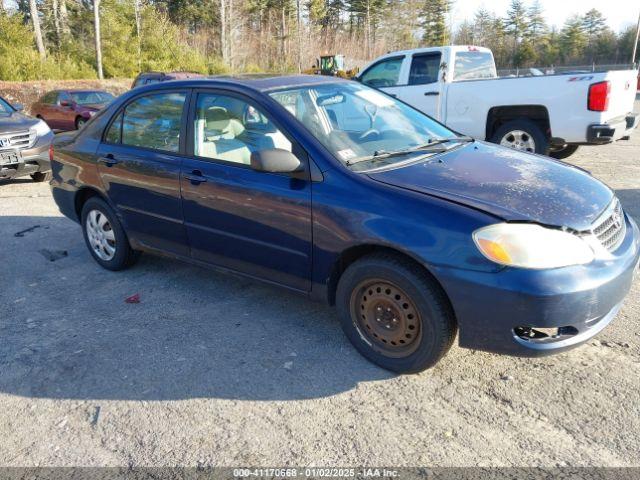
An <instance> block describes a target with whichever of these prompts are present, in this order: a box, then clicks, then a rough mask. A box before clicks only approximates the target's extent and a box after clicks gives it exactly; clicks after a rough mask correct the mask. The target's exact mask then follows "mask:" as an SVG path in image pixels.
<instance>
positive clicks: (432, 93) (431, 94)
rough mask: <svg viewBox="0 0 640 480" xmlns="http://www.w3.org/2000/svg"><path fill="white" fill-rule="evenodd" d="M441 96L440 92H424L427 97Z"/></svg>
mask: <svg viewBox="0 0 640 480" xmlns="http://www.w3.org/2000/svg"><path fill="white" fill-rule="evenodd" d="M435 95H440V92H424V96H425V97H430V96H435Z"/></svg>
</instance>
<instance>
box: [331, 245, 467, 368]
mask: <svg viewBox="0 0 640 480" xmlns="http://www.w3.org/2000/svg"><path fill="white" fill-rule="evenodd" d="M336 306H337V308H338V313H339V315H340V320H341V323H342V328H343V330H344V333H345V334H346V336H347V338H349V340H350V341H351V343H352V344H353V345H354V346H355V348H356V349H357V350H358V351H359V352H360V353H361V354H362V355H363V356H364V357H366V358H367V359H368V360H370V361H371V362H373V363H375V364H376V365H379V366H380V367H382V368H385V369H387V370H391V371H393V372H397V373H417V372H421V371H423V370H426V369H427V368H430V367H432V366H433V365H435V364H436V363H437V362H438V361H439V360H440V359H441V358H442V357H443V356H444V355H445V354H446V353H447V351H448V350H449V348H450V347H451V345H452V343H453V339H454V337H455V334H456V323H455V318H454V315H453V311H452V309H451V306H450V304H449V301H448V299H447V298H446V295H445V293H444V292H443V291H442V289H441V288H440V286H439V285H438V284H437V283H436V281H435V280H434V279H433V278H431V277H430V276H429V275H428V274H427V273H426V272H424V271H423V270H422V269H421V268H420V267H418V266H417V265H414V264H413V263H411V262H410V261H407V260H404V259H402V258H400V257H396V256H393V255H389V254H375V255H370V256H367V257H364V258H362V259H360V260H358V261H357V262H355V263H353V264H352V265H350V266H349V268H347V270H346V271H345V272H344V274H343V275H342V277H341V278H340V281H339V283H338V289H337V292H336Z"/></svg>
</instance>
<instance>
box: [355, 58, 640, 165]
mask: <svg viewBox="0 0 640 480" xmlns="http://www.w3.org/2000/svg"><path fill="white" fill-rule="evenodd" d="M534 72H535V73H540V72H537V71H535V70H534ZM637 77H638V71H637V70H619V71H607V72H579V71H578V72H574V73H563V74H557V75H539V76H529V77H504V78H498V76H497V74H496V66H495V62H494V59H493V54H492V53H491V50H489V49H487V48H482V47H474V46H451V47H438V48H421V49H416V50H407V51H401V52H393V53H388V54H387V55H384V56H382V57H380V58H378V59H376V60H375V61H373V62H372V63H370V64H369V65H368V66H367V67H365V68H364V69H363V70H362V72H361V73H360V74H359V75H358V77H357V80H358V81H360V82H362V83H364V84H366V85H369V86H372V87H375V88H378V89H380V90H382V91H384V92H386V93H387V94H389V95H392V96H394V97H397V98H398V99H400V100H402V101H404V102H406V103H408V104H410V105H412V106H413V107H415V108H417V109H419V110H421V111H423V112H424V113H426V114H428V115H430V116H431V117H433V118H435V119H437V120H439V121H440V122H442V123H444V124H446V125H447V126H449V127H450V128H452V129H453V130H455V131H458V132H460V133H463V134H466V135H469V136H472V137H474V138H478V139H481V140H488V141H490V142H494V143H499V144H501V145H505V146H510V147H513V148H518V149H521V150H527V151H530V152H536V153H540V154H546V155H551V156H553V157H555V158H566V157H568V156H569V155H571V154H573V153H574V152H575V151H576V150H577V149H578V146H579V145H587V144H590V145H592V144H604V143H609V142H613V141H616V140H620V139H628V136H629V134H630V132H631V130H633V129H634V128H635V127H636V126H637V124H638V119H639V115H638V114H636V113H633V105H634V100H635V96H636V79H637Z"/></svg>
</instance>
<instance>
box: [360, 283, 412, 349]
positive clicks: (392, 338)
mask: <svg viewBox="0 0 640 480" xmlns="http://www.w3.org/2000/svg"><path fill="white" fill-rule="evenodd" d="M351 312H352V318H353V319H354V325H355V326H356V328H357V330H358V333H359V334H360V337H361V338H362V339H363V340H364V341H365V342H367V343H368V344H369V345H370V346H372V347H373V348H374V349H375V350H377V351H379V352H381V353H383V354H384V355H385V356H388V357H393V358H403V357H407V356H409V355H411V354H412V353H414V352H415V351H416V350H417V348H418V346H419V345H420V340H421V338H422V328H421V326H422V322H421V319H420V315H419V313H418V310H417V308H416V307H415V304H414V303H413V301H412V300H411V298H410V297H409V296H408V295H407V294H406V293H405V292H404V291H403V290H402V289H401V288H399V287H398V286H397V285H395V284H394V283H392V282H390V281H388V280H380V279H374V280H367V281H364V282H362V283H360V284H359V285H358V286H357V287H356V288H355V289H354V290H353V293H352V295H351Z"/></svg>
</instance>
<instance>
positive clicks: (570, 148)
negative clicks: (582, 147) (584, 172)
mask: <svg viewBox="0 0 640 480" xmlns="http://www.w3.org/2000/svg"><path fill="white" fill-rule="evenodd" d="M577 150H578V145H567V146H566V147H564V148H563V149H561V150H551V151H550V152H549V156H550V157H553V158H556V159H558V160H563V159H565V158H569V157H570V156H571V155H573V154H574V153H576V151H577Z"/></svg>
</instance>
